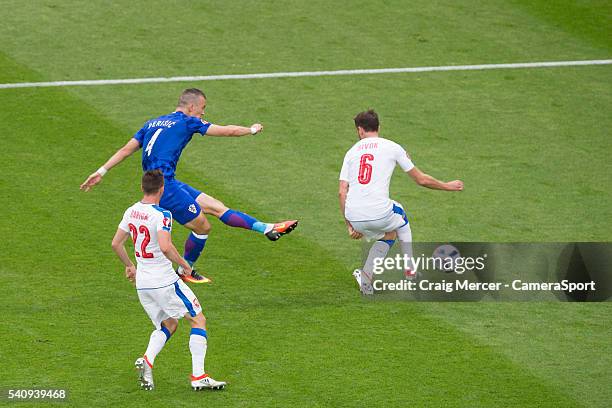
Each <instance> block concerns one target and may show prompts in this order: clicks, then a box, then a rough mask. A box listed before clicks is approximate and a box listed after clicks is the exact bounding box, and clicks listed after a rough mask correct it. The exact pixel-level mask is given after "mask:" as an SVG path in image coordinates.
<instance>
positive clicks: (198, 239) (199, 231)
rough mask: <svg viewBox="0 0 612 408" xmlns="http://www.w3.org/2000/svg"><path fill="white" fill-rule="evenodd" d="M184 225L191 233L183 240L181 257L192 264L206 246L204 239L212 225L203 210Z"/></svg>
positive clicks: (206, 237) (206, 238)
mask: <svg viewBox="0 0 612 408" xmlns="http://www.w3.org/2000/svg"><path fill="white" fill-rule="evenodd" d="M184 225H185V227H187V228H189V229H190V230H191V234H189V236H188V237H187V240H186V241H185V251H184V252H183V258H185V260H186V261H187V262H188V263H189V265H192V266H193V264H195V262H196V261H197V260H198V258H199V257H200V255H201V254H202V251H203V250H204V247H205V246H206V240H208V234H209V233H210V230H211V228H212V226H211V225H210V222H209V221H208V219H207V218H206V216H205V215H204V213H203V212H200V213H199V214H198V216H197V217H195V218H194V219H193V220H191V221H189V222H188V223H186V224H184Z"/></svg>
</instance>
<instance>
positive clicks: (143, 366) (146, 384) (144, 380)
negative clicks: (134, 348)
mask: <svg viewBox="0 0 612 408" xmlns="http://www.w3.org/2000/svg"><path fill="white" fill-rule="evenodd" d="M134 366H135V367H136V370H138V380H139V381H140V388H142V389H143V390H146V391H151V390H152V389H153V388H154V387H155V386H154V385H153V369H152V368H151V367H150V366H149V364H148V363H147V362H146V361H145V359H144V358H143V357H140V358H139V359H137V360H136V362H135V363H134Z"/></svg>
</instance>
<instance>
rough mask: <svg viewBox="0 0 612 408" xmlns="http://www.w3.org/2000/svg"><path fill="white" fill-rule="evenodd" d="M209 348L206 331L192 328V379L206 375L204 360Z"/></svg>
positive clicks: (190, 346)
mask: <svg viewBox="0 0 612 408" xmlns="http://www.w3.org/2000/svg"><path fill="white" fill-rule="evenodd" d="M207 346H208V339H207V335H206V330H204V329H197V328H192V329H191V336H189V351H191V363H192V365H193V372H192V378H193V377H196V378H197V377H201V376H202V375H204V359H205V358H206V348H207Z"/></svg>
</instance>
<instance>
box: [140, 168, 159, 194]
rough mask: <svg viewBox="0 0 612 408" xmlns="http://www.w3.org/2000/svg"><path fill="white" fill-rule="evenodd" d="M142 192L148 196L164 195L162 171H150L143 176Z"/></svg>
mask: <svg viewBox="0 0 612 408" xmlns="http://www.w3.org/2000/svg"><path fill="white" fill-rule="evenodd" d="M141 186H142V192H143V193H144V195H146V196H156V195H159V197H161V196H162V194H164V175H163V173H162V172H161V171H160V170H148V171H145V173H144V174H143V175H142V184H141Z"/></svg>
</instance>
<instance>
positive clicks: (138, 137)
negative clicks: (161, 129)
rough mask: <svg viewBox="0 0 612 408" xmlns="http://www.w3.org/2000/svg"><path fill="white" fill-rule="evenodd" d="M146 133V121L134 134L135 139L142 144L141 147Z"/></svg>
mask: <svg viewBox="0 0 612 408" xmlns="http://www.w3.org/2000/svg"><path fill="white" fill-rule="evenodd" d="M146 133H147V124H146V123H145V124H144V126H143V127H142V128H141V129H140V130H139V131H138V132H136V134H135V135H134V139H136V140H137V141H138V144H140V147H142V143H143V141H144V138H145V134H146Z"/></svg>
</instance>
